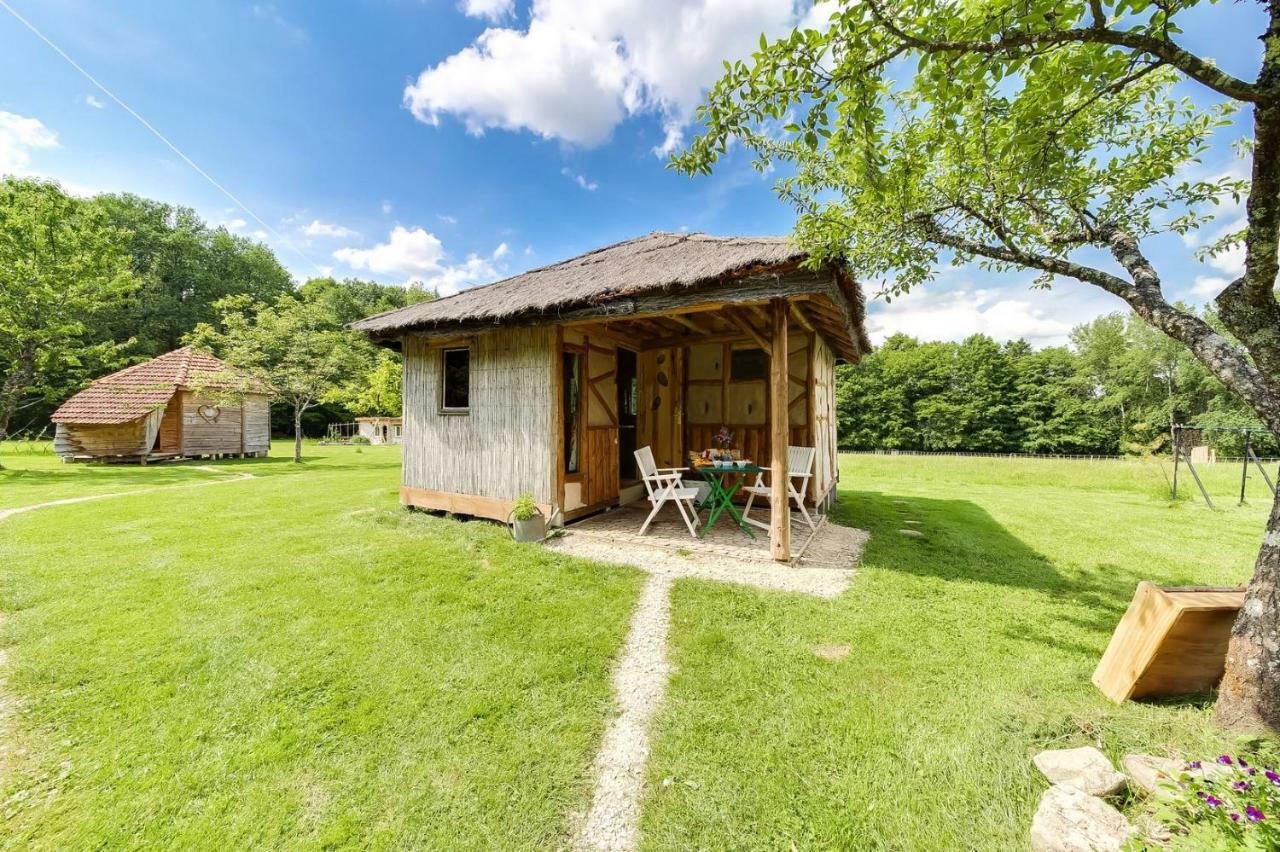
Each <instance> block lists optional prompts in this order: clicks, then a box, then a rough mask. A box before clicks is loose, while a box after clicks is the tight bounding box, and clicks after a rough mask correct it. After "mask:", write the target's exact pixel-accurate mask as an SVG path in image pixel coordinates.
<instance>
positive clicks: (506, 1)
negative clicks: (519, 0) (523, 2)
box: [460, 0, 516, 23]
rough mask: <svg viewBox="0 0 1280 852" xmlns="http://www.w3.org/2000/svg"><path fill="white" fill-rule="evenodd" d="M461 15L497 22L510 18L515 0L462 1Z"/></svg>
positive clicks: (513, 10) (514, 7)
mask: <svg viewBox="0 0 1280 852" xmlns="http://www.w3.org/2000/svg"><path fill="white" fill-rule="evenodd" d="M460 8H461V9H462V14H464V15H466V16H468V17H471V18H487V19H488V20H490V21H493V22H495V23H496V22H497V21H501V20H502V19H503V18H509V17H511V15H512V13H513V12H515V10H516V4H515V0H462V5H461V7H460Z"/></svg>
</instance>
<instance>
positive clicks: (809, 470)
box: [742, 447, 818, 529]
mask: <svg viewBox="0 0 1280 852" xmlns="http://www.w3.org/2000/svg"><path fill="white" fill-rule="evenodd" d="M817 455H818V451H817V450H816V449H814V448H813V447H788V448H787V497H788V498H789V499H790V500H794V501H795V503H796V508H797V509H799V510H800V514H802V515H804V519H805V521H807V522H808V524H809V529H816V528H817V525H816V524H815V523H814V522H813V517H812V516H811V515H810V514H809V510H808V509H806V508H805V506H804V492H805V491H807V490H808V488H809V480H810V479H811V478H812V477H813V460H814V459H815V458H816V457H817ZM742 490H743V491H745V492H747V494H749V495H751V496H749V497H748V498H747V507H746V508H745V509H743V510H742V519H743V520H744V521H746V522H747V523H749V524H754V525H755V526H757V527H766V528H767V527H768V524H762V523H760V522H759V521H756V520H749V519H748V518H747V515H748V513H750V511H751V504H752V503H754V502H755V500H756V498H757V497H763V498H765V499H766V500H769V499H771V498H772V497H773V489H772V488H770V487H769V486H768V485H765V484H764V474H761V473H758V474H756V481H755V483H754V484H752V485H746V486H743V488H742Z"/></svg>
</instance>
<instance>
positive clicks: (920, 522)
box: [903, 521, 924, 527]
mask: <svg viewBox="0 0 1280 852" xmlns="http://www.w3.org/2000/svg"><path fill="white" fill-rule="evenodd" d="M903 523H904V524H909V525H911V526H913V527H918V526H920V524H922V523H924V522H923V521H903Z"/></svg>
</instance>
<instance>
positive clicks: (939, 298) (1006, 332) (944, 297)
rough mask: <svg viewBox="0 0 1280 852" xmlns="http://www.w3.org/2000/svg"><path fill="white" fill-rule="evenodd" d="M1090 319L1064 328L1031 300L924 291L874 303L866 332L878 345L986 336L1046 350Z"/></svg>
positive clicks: (1003, 293)
mask: <svg viewBox="0 0 1280 852" xmlns="http://www.w3.org/2000/svg"><path fill="white" fill-rule="evenodd" d="M1022 295H1023V294H1019V296H1022ZM1026 295H1027V296H1029V297H1030V296H1034V295H1039V294H1029V293H1028V294H1026ZM1042 298H1043V297H1042ZM1036 301H1041V299H1036ZM1082 307H1084V306H1082ZM1093 316H1096V312H1095V311H1088V312H1087V314H1082V315H1081V316H1079V317H1078V318H1073V321H1071V322H1068V321H1066V319H1065V318H1063V317H1062V316H1061V313H1060V312H1058V311H1055V312H1054V313H1053V315H1050V314H1049V312H1048V311H1047V310H1046V309H1045V307H1042V306H1041V305H1037V304H1035V303H1034V302H1033V301H1032V298H1010V296H1009V292H1008V291H1007V290H992V289H981V288H979V289H968V288H961V289H953V290H943V289H931V288H930V287H928V286H925V287H921V288H919V289H916V290H913V291H911V292H910V293H908V294H907V295H905V296H900V297H897V298H895V299H894V300H893V301H892V302H890V303H889V304H885V303H884V302H882V301H879V300H876V301H873V302H872V303H871V305H870V311H869V312H868V316H867V331H868V333H869V334H870V335H871V339H872V340H873V341H874V342H875V343H877V344H879V343H881V342H883V341H884V339H885V338H887V337H888V336H889V335H891V334H896V333H902V334H910V335H912V336H913V337H918V338H920V339H921V340H963V339H964V338H966V337H968V336H969V335H972V334H986V335H988V336H990V337H993V338H995V339H996V340H1000V341H1004V340H1016V339H1019V338H1022V339H1025V340H1027V341H1028V342H1029V343H1032V344H1034V345H1037V346H1048V345H1059V344H1064V343H1066V342H1067V336H1068V335H1069V334H1070V332H1071V329H1072V328H1073V327H1074V326H1075V325H1076V324H1078V323H1080V322H1085V321H1087V320H1089V319H1091V318H1092V317H1093Z"/></svg>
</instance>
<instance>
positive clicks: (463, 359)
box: [440, 349, 471, 411]
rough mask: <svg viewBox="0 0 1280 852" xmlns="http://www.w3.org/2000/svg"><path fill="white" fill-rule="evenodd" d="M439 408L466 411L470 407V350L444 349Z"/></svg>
mask: <svg viewBox="0 0 1280 852" xmlns="http://www.w3.org/2000/svg"><path fill="white" fill-rule="evenodd" d="M443 364H444V367H443V370H442V381H441V384H442V391H441V395H440V396H441V406H440V407H441V408H442V409H444V410H445V411H467V410H468V409H470V408H471V350H470V349H446V350H444V357H443Z"/></svg>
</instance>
